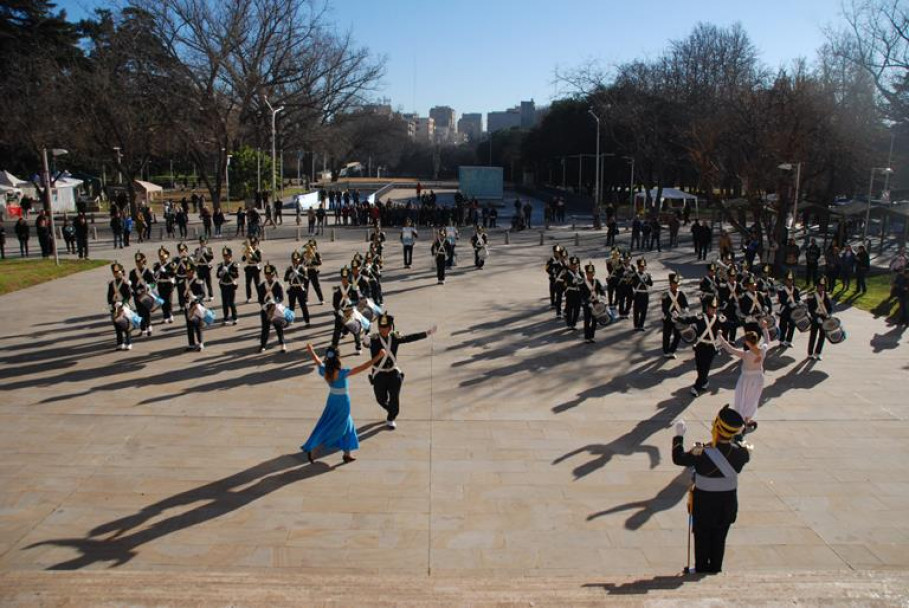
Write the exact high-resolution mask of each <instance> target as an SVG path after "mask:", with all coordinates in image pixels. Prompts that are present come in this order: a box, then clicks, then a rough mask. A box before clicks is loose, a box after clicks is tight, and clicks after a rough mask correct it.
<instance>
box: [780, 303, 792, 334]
mask: <svg viewBox="0 0 909 608" xmlns="http://www.w3.org/2000/svg"><path fill="white" fill-rule="evenodd" d="M794 335H795V323H793V322H792V315H791V313H790V310H789V309H788V308H783V310H782V311H780V342H792V336H794Z"/></svg>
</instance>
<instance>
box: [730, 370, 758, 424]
mask: <svg viewBox="0 0 909 608" xmlns="http://www.w3.org/2000/svg"><path fill="white" fill-rule="evenodd" d="M763 390H764V373H763V372H760V371H754V372H742V373H741V374H740V375H739V380H738V382H736V383H735V405H734V406H733V407H734V408H735V411H737V412H738V413H739V414H741V415H742V418H746V419H748V418H754V416H755V414H757V409H758V403H760V401H761V392H762V391H763Z"/></svg>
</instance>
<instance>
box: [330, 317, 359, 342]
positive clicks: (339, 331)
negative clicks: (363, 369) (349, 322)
mask: <svg viewBox="0 0 909 608" xmlns="http://www.w3.org/2000/svg"><path fill="white" fill-rule="evenodd" d="M349 333H351V332H350V330H349V329H347V327H345V326H344V322H343V321H342V320H341V317H339V316H337V315H335V328H334V331H333V332H332V334H331V345H332V346H334V347H335V348H337V347H338V343H340V342H341V338H342V337H343V336H346V335H347V334H349ZM353 338H354V344H355V345H356V347H357V350H360V334H359V333H356V334H354V335H353Z"/></svg>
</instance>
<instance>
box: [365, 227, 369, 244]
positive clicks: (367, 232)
mask: <svg viewBox="0 0 909 608" xmlns="http://www.w3.org/2000/svg"><path fill="white" fill-rule="evenodd" d="M366 242H367V243H368V242H369V230H367V231H366Z"/></svg>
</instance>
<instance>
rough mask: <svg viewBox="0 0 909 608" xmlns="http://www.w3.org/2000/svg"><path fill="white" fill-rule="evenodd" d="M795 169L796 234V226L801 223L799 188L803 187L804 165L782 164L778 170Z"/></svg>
mask: <svg viewBox="0 0 909 608" xmlns="http://www.w3.org/2000/svg"><path fill="white" fill-rule="evenodd" d="M792 167H795V202H794V203H793V204H792V232H793V233H795V226H796V224H798V221H799V188H800V187H801V185H802V163H800V162H799V163H795V164H793V163H782V164H780V165H777V168H778V169H782V170H783V171H792ZM807 236H808V226H805V237H806V238H807Z"/></svg>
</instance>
